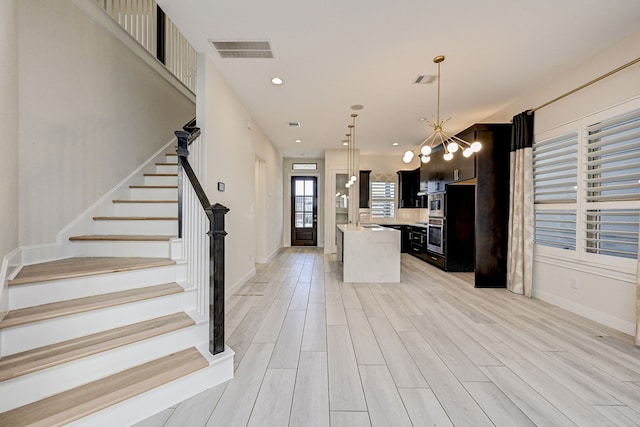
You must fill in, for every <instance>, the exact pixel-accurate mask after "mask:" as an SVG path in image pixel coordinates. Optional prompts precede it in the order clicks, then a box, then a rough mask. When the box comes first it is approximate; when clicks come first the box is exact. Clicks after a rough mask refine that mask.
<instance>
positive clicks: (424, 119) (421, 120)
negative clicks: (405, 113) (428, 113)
mask: <svg viewBox="0 0 640 427" xmlns="http://www.w3.org/2000/svg"><path fill="white" fill-rule="evenodd" d="M418 121H419V122H426V121H427V118H426V117H420V118H419V119H418Z"/></svg>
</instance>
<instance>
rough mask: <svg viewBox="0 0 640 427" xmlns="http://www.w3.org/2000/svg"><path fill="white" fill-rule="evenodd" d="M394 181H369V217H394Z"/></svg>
mask: <svg viewBox="0 0 640 427" xmlns="http://www.w3.org/2000/svg"><path fill="white" fill-rule="evenodd" d="M395 187H396V184H395V182H389V181H373V182H372V183H371V217H372V218H394V217H395V197H396V194H395Z"/></svg>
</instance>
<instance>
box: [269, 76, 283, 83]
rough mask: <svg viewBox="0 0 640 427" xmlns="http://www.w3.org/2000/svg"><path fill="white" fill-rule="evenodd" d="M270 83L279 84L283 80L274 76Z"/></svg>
mask: <svg viewBox="0 0 640 427" xmlns="http://www.w3.org/2000/svg"><path fill="white" fill-rule="evenodd" d="M271 83H273V84H274V85H281V84H282V83H284V82H283V81H282V79H281V78H280V77H274V78H272V79H271Z"/></svg>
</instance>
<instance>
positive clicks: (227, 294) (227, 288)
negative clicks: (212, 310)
mask: <svg viewBox="0 0 640 427" xmlns="http://www.w3.org/2000/svg"><path fill="white" fill-rule="evenodd" d="M255 275H256V269H255V267H254V268H252V269H251V270H249V272H247V274H245V275H244V276H242V277H241V278H240V280H238V281H237V282H236V283H234V284H233V285H229V286H225V290H224V299H225V304H227V303H228V302H229V298H230V297H231V295H233V294H235V293H236V292H237V291H238V289H240V288H241V287H242V285H244V284H245V283H247V282H248V281H249V279H251V278H252V277H253V276H255Z"/></svg>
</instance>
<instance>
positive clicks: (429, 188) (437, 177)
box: [419, 146, 453, 194]
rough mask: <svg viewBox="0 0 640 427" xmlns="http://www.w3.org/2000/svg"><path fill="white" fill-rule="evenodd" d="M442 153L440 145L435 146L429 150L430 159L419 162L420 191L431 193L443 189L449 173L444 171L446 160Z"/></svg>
mask: <svg viewBox="0 0 640 427" xmlns="http://www.w3.org/2000/svg"><path fill="white" fill-rule="evenodd" d="M443 154H444V152H443V150H442V146H439V147H436V148H435V149H434V150H433V151H432V152H431V156H430V158H431V160H429V162H428V163H421V164H420V185H419V189H420V192H427V193H429V194H431V193H442V192H443V191H444V190H445V188H444V187H445V185H446V184H447V178H448V176H449V174H448V173H447V171H446V165H445V163H446V162H447V161H446V160H445V159H444V158H443V157H442V156H443ZM452 177H453V176H452ZM451 179H452V178H450V179H449V181H450V180H451Z"/></svg>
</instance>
